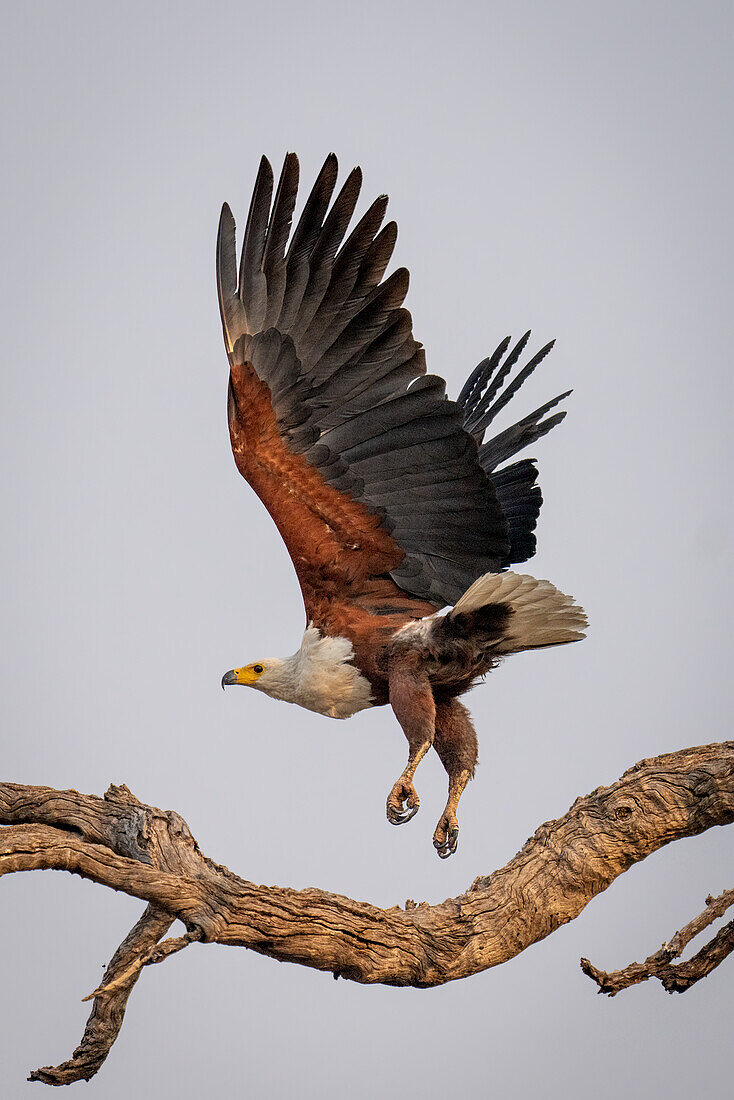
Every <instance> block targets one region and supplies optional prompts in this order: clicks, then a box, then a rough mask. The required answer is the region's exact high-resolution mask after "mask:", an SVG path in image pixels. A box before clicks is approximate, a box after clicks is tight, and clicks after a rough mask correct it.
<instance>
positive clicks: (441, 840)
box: [433, 813, 459, 859]
mask: <svg viewBox="0 0 734 1100" xmlns="http://www.w3.org/2000/svg"><path fill="white" fill-rule="evenodd" d="M458 846H459V823H458V821H457V820H456V818H455V817H454V816H453V814H452V815H451V816H450V817H449V815H448V814H445V813H444V814H443V815H442V817H441V820H440V821H439V823H438V825H437V826H436V831H435V833H434V834H433V847H434V848H435V849H436V853H437V855H438V857H439V859H448V858H449V856H452V855H453V854H454V852H455V851H456V849H457V848H458Z"/></svg>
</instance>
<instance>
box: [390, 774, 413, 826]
mask: <svg viewBox="0 0 734 1100" xmlns="http://www.w3.org/2000/svg"><path fill="white" fill-rule="evenodd" d="M420 804H421V800H420V798H419V797H418V792H417V791H416V789H415V787H414V786H413V783H412V781H411V780H410V779H405V778H403V776H401V777H400V779H398V781H397V783H395V784H394V786H393V789H392V790H391V791H390V794H389V795H388V796H387V820H388V821H389V822H390V824H391V825H404V824H405V822H406V821H410V819H411V818H412V817H415V815H416V814H417V813H418V810H419V809H420Z"/></svg>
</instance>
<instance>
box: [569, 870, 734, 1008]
mask: <svg viewBox="0 0 734 1100" xmlns="http://www.w3.org/2000/svg"><path fill="white" fill-rule="evenodd" d="M731 905H734V890H725V891H724V893H723V894H719V896H718V898H712V897H711V896H710V895H709V897H707V898H706V908H705V909H704V911H703V912H702V913H700V914H699V915H698V916H697V917H694V918H693V920H692V921H689V922H688V924H687V925H686V926H685V927H684V928H681V930H680V932H676V933H675V935H674V936H673V937H672V939H671V940H669V942H668V943H664V944H663V946H662V947H661V948H660V950H659V951H656V952H655V953H654V954H653V955H650V956H648V958H646V959H645V961H644V963H630V964H629V966H625V967H624V969H623V970H613V971H612V972H611V973H610V974H608V973H607V972H606V970H599V969H598V968H597V967H596V966H593V965H592V963H590V962H589V960H588V959H582V960H581V969H582V970H583V972H584V974H587V975H588V976H589V977H590V978H593V979H594V981H595V982H596V984H597V985H598V986H599V992H600V993H607V994H608V995H609V996H610V997H614V996H615V995H616V994H617V993H619V992H621V990H623V989H628V988H629V987H630V986H631V985H637V984H638V983H639V982H646V981H647V980H648V978H659V979H660V981H661V982H662V983H663V988H664V989H666V990H667V991H668V993H685V991H686V990H687V989H690V988H691V986H692V985H695V983H696V982H698V981H700V980H701V978H705V977H706V976H707V975H708V974H710V973H711V971H712V970H715V969H716V967H717V966H719V964H720V963H722V962H723V961H724V959H725V958H726V957H727V955H729V954H731V952H732V951H734V921H730V922H729V924H727V925H725V926H724V928H721V929H720V930H719V931H718V932H717V934H716V935H715V936H714V938H713V939H712V940H710V941H709V943H707V944H706V945H705V947H702V948H701V950H700V951H699V952H698V953H697V954H696V955H694V956H693V958H691V959H689V960H688V961H687V962H684V963H678V965H677V966H675V965H673V959H677V958H679V957H680V956H681V955H682V954H683V951H684V950H685V948H686V947H687V946H688V944H689V943H690V942H691V940H692V939H694V938H695V937H696V936H698V935H699V933H701V932H703V930H704V928H708V926H709V925H710V924H713V923H714V921H715V920H718V919H719V917H723V915H724V913H725V912H726V911H727V909H728V908H729V907H730V906H731Z"/></svg>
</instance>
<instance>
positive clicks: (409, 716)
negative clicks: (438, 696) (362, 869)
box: [387, 660, 436, 825]
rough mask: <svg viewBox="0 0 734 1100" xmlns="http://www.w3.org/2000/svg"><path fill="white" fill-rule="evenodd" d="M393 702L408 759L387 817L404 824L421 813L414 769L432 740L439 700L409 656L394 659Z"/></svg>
mask: <svg viewBox="0 0 734 1100" xmlns="http://www.w3.org/2000/svg"><path fill="white" fill-rule="evenodd" d="M390 704H391V706H392V709H393V711H394V713H395V717H396V718H397V720H398V722H399V723H400V725H401V726H402V729H403V733H404V734H405V736H406V738H407V739H408V763H407V764H406V765H405V768H404V770H403V772H402V774H401V775H400V777H399V778H398V779H397V780H396V782H395V783H394V784H393V787H392V790H391V791H390V794H389V795H388V796H387V820H388V821H389V822H390V824H391V825H404V824H405V822H406V821H410V819H411V818H412V817H415V815H416V814H417V813H418V809H419V807H420V798H419V797H418V792H417V791H416V789H415V787H414V786H413V776H414V775H415V769H416V768H417V767H418V765H419V764H420V762H421V760H422V759H423V757H424V756H425V755H426V753H427V752H428V750H429V749H430V747H431V745H432V744H433V734H434V729H435V719H436V704H435V703H434V700H433V692H432V690H431V685H430V683H429V681H428V678H427V677H426V676H424V675H423V676H422V675H421V674H420V673H419V672H418V670H417V669H416V668H415V667H414V663H413V662H412V661H410V660H406V661H401V662H395V663H391V667H390Z"/></svg>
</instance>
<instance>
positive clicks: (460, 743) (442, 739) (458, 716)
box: [433, 699, 478, 859]
mask: <svg viewBox="0 0 734 1100" xmlns="http://www.w3.org/2000/svg"><path fill="white" fill-rule="evenodd" d="M435 724H436V734H435V738H434V742H433V746H434V748H435V750H436V752H437V753H438V755H439V757H440V759H441V763H442V764H443V766H444V768H445V769H446V772H447V774H448V777H449V796H448V801H447V802H446V807H445V809H444V811H443V813H442V814H441V817H440V818H439V819H438V824H437V825H436V831H435V833H434V834H433V846H434V848H435V849H436V851H437V852H438V855H439V856H440V858H441V859H448V857H449V856H452V855H453V854H454V852H455V851H456V848H457V845H458V842H459V823H458V821H457V819H456V810H457V808H458V805H459V799H460V798H461V795H462V793H463V791H464V788H465V787H466V785H467V783H468V782H469V780H470V779H471V778H472V777H473V775H474V769H475V768H476V764H477V757H478V747H477V734H476V730H475V729H474V723H473V722H472V720H471V716H470V714H469V711H468V710H467V709H466V707H465V706H464V705H463V703H460V702H459V700H458V699H446V700H439V702H437V703H436V720H435Z"/></svg>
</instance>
